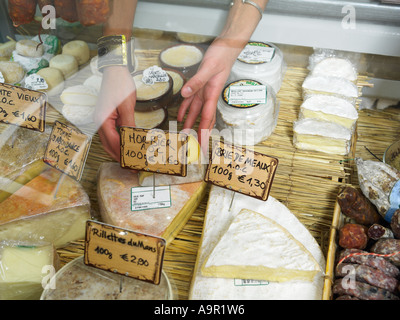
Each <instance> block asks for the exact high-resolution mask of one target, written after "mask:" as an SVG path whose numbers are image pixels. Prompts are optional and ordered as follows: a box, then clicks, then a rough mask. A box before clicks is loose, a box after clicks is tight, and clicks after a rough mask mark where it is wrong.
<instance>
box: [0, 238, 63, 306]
mask: <svg viewBox="0 0 400 320" xmlns="http://www.w3.org/2000/svg"><path fill="white" fill-rule="evenodd" d="M58 267H59V259H58V255H57V253H56V251H55V249H54V247H53V245H52V244H49V243H37V242H16V241H2V242H0V300H38V299H39V298H40V296H41V294H42V292H43V288H44V287H46V286H48V285H51V282H50V277H51V276H52V275H54V273H55V272H56V271H57V269H58Z"/></svg>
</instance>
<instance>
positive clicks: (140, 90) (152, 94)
mask: <svg viewBox="0 0 400 320" xmlns="http://www.w3.org/2000/svg"><path fill="white" fill-rule="evenodd" d="M142 78H143V74H141V73H140V74H137V75H135V76H134V77H133V80H134V81H135V85H136V98H137V99H138V100H142V101H145V100H152V99H156V98H159V97H161V96H162V95H163V94H164V93H166V92H167V91H168V89H169V88H170V83H169V82H156V83H154V84H152V85H148V84H145V83H144V82H143V81H142Z"/></svg>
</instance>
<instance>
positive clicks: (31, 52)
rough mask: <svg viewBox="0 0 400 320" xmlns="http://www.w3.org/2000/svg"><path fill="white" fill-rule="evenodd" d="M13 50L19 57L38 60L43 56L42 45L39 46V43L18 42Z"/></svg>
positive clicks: (25, 40)
mask: <svg viewBox="0 0 400 320" xmlns="http://www.w3.org/2000/svg"><path fill="white" fill-rule="evenodd" d="M15 50H16V51H17V53H18V54H20V55H21V56H24V57H31V58H39V57H41V56H43V54H44V47H43V44H39V42H37V41H34V40H29V39H24V40H20V41H18V42H17V44H16V47H15Z"/></svg>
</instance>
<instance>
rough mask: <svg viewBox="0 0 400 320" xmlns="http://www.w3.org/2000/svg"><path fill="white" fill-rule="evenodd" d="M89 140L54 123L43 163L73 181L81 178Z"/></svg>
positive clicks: (76, 130) (72, 130)
mask: <svg viewBox="0 0 400 320" xmlns="http://www.w3.org/2000/svg"><path fill="white" fill-rule="evenodd" d="M90 143H91V138H90V137H88V136H87V135H85V134H83V133H82V132H80V131H79V130H78V129H76V128H73V127H70V126H67V125H66V124H63V123H61V122H58V121H56V122H55V123H54V127H53V130H52V132H51V134H50V138H49V142H48V144H47V148H46V151H45V155H44V158H43V161H44V162H46V163H47V164H48V165H50V166H52V167H53V168H56V169H57V170H60V171H62V172H63V173H65V174H67V175H69V176H70V177H72V178H74V179H75V180H77V181H79V180H80V179H81V177H82V173H83V169H84V167H85V163H86V158H87V155H88V153H89V148H90Z"/></svg>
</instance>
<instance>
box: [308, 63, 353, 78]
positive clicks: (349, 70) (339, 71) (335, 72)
mask: <svg viewBox="0 0 400 320" xmlns="http://www.w3.org/2000/svg"><path fill="white" fill-rule="evenodd" d="M312 74H313V75H315V76H331V77H339V78H345V79H347V80H349V81H353V82H354V81H356V80H357V71H356V69H355V68H354V66H353V65H352V64H351V62H350V61H348V60H346V59H342V58H334V57H331V58H326V59H323V60H321V61H320V62H318V63H317V64H316V65H315V67H314V68H313V70H312Z"/></svg>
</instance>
